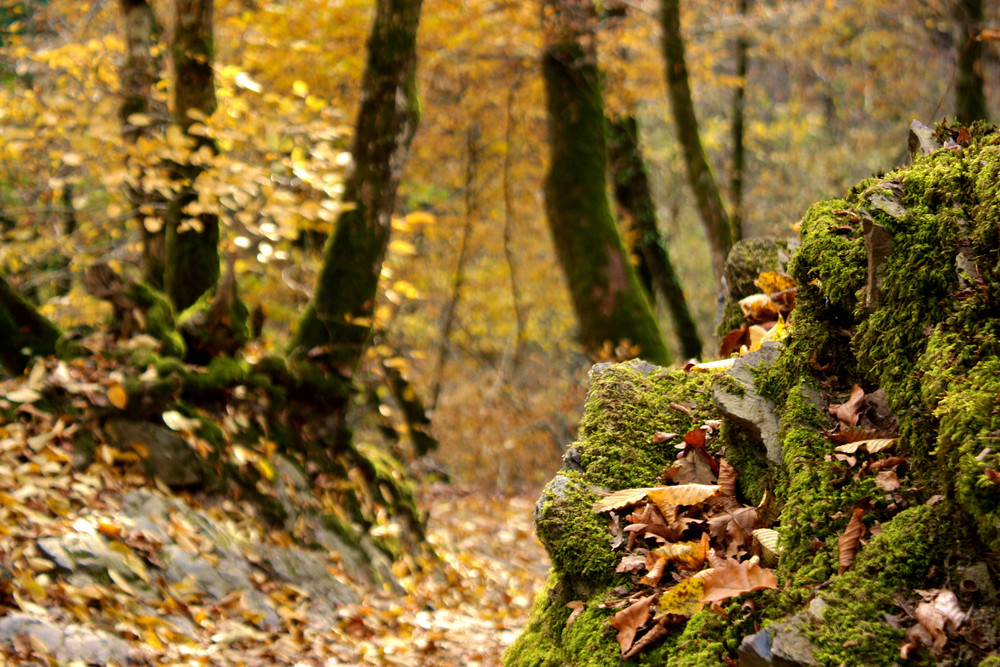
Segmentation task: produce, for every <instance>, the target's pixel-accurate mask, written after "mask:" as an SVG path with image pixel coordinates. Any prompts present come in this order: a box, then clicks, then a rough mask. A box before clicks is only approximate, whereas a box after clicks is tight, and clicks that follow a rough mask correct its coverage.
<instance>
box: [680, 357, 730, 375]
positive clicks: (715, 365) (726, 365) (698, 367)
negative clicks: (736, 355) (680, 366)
mask: <svg viewBox="0 0 1000 667" xmlns="http://www.w3.org/2000/svg"><path fill="white" fill-rule="evenodd" d="M735 361H736V359H720V360H719V361H708V362H705V363H701V364H695V365H694V366H692V367H691V368H690V369H687V368H686V367H685V368H686V369H687V370H692V371H694V372H695V373H715V372H718V371H726V370H729V369H730V368H732V367H733V363H734V362H735Z"/></svg>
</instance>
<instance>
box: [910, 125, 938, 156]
mask: <svg viewBox="0 0 1000 667" xmlns="http://www.w3.org/2000/svg"><path fill="white" fill-rule="evenodd" d="M908 143H909V149H910V156H911V157H917V156H918V155H930V154H931V153H933V152H934V151H936V150H937V149H939V148H941V146H942V145H943V144H942V143H941V142H940V141H938V140H937V139H935V138H934V130H932V129H931V128H929V127H927V126H926V125H924V124H923V123H921V122H920V121H919V120H914V121H913V122H912V123H910V134H909V142H908Z"/></svg>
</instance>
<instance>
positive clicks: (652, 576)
mask: <svg viewBox="0 0 1000 667" xmlns="http://www.w3.org/2000/svg"><path fill="white" fill-rule="evenodd" d="M657 551H659V550H657ZM650 560H652V561H653V564H652V566H650V568H649V572H647V573H646V576H644V577H643V578H642V579H640V580H639V583H640V584H645V585H646V586H657V585H659V583H660V578H661V577H662V576H663V569H664V568H665V567H666V566H667V560H668V559H667V557H666V556H664V555H663V554H659V553H657V552H656V551H654V552H653V553H651V554H649V558H648V559H646V563H647V564H648V563H649V561H650Z"/></svg>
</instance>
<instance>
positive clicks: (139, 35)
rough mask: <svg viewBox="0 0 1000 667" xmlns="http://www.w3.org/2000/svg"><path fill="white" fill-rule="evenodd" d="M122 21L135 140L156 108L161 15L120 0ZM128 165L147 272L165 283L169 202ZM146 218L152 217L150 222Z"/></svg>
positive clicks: (124, 109)
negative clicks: (157, 37)
mask: <svg viewBox="0 0 1000 667" xmlns="http://www.w3.org/2000/svg"><path fill="white" fill-rule="evenodd" d="M120 8H121V14H122V22H123V24H124V26H125V62H124V63H123V64H122V71H121V83H122V93H121V94H122V104H121V107H120V108H119V117H120V119H121V124H122V137H123V138H124V139H125V142H126V143H127V144H129V145H134V144H135V143H136V142H137V141H138V140H139V138H140V137H142V136H146V135H148V134H149V129H150V126H151V125H150V123H151V119H150V118H149V114H150V112H151V111H152V107H153V102H152V88H153V83H154V82H155V81H156V71H157V65H156V61H155V60H154V58H153V50H152V46H153V40H154V35H155V34H156V33H157V32H158V30H157V26H156V17H155V15H154V14H153V8H152V6H151V5H150V4H149V2H148V0H121V2H120ZM126 168H127V169H128V170H129V172H130V173H129V183H128V185H127V186H126V188H127V189H126V195H127V196H128V200H129V203H130V204H131V206H132V219H133V221H134V223H135V224H136V226H137V227H138V228H139V230H140V232H141V234H142V275H143V279H144V280H145V281H146V282H147V283H149V284H150V285H152V286H154V287H157V288H162V287H163V267H164V258H165V244H166V238H165V233H164V230H163V225H162V223H157V222H156V220H157V219H162V215H163V213H164V209H165V208H166V201H164V200H163V198H162V197H161V196H160V195H158V194H157V193H156V192H155V191H154V192H146V191H145V189H144V187H143V176H144V174H143V173H142V171H141V169H139V170H134V169H132V168H131V166H130V164H129V161H128V159H127V158H126ZM146 218H150V222H149V224H146V222H145V220H146Z"/></svg>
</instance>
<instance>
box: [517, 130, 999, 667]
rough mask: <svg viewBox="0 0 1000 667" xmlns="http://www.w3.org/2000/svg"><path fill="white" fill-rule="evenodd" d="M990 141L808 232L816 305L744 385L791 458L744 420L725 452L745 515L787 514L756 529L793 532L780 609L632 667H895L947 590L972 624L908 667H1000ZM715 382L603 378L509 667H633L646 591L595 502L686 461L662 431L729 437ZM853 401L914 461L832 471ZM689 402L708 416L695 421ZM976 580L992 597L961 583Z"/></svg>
mask: <svg viewBox="0 0 1000 667" xmlns="http://www.w3.org/2000/svg"><path fill="white" fill-rule="evenodd" d="M971 130H972V131H971V138H969V137H968V136H966V134H965V132H964V131H963V132H961V133H960V132H959V128H953V127H948V126H939V127H938V128H937V129H936V137H937V139H938V140H940V141H941V143H942V144H943V146H944V147H943V148H941V149H939V150H937V151H934V152H931V153H929V154H924V155H917V156H916V157H915V158H914V160H913V162H912V163H911V164H908V165H905V166H903V167H900V168H899V169H897V170H895V171H892V172H890V173H888V174H885V175H881V176H879V177H878V178H871V179H868V180H866V181H863V182H862V183H860V184H858V185H857V186H856V187H855V188H853V189H852V190H851V191H850V192H849V193H847V194H846V196H844V197H842V198H839V199H831V200H828V201H824V202H820V203H818V204H816V205H814V206H813V207H811V208H810V209H809V211H808V212H807V213H806V215H805V216H804V218H803V221H802V227H801V233H800V243H801V245H800V247H799V249H798V250H797V252H796V254H795V256H794V258H793V259H792V261H791V263H790V265H789V267H788V271H789V273H790V274H791V275H792V276H793V277H794V278H795V280H796V282H797V284H798V286H799V287H798V293H797V307H796V310H795V311H794V313H793V315H792V319H791V331H792V333H791V336H790V337H789V338H788V339H787V340H786V341H785V342H784V346H783V348H782V349H781V353H780V354H779V355H778V357H777V359H776V360H775V361H774V363H772V364H769V365H761V366H759V367H758V368H756V369H755V370H754V371H753V382H752V383H746V382H744V383H743V385H744V387H749V389H748V391H753V392H754V393H755V394H759V395H760V396H761V397H762V398H765V399H767V400H770V401H771V402H772V403H773V405H774V414H773V418H774V419H775V420H777V423H778V425H779V426H778V435H777V438H778V440H779V441H780V445H781V459H780V461H772V462H770V464H769V462H768V461H767V460H766V458H764V457H762V456H760V451H759V449H760V447H759V443H758V442H757V441H758V440H759V436H758V435H757V434H755V433H754V432H753V428H751V427H748V425H747V424H745V423H740V422H739V421H738V420H730V419H724V421H723V424H722V427H721V429H720V430H719V431H718V437H717V439H716V440H715V443H714V445H713V448H715V449H718V450H724V451H725V455H726V458H727V460H728V461H729V462H730V463H731V464H733V465H734V466H735V467H736V469H737V471H738V473H739V474H740V478H739V479H740V483H739V491H740V493H741V494H742V496H743V500H749V501H751V502H754V503H756V502H759V501H761V499H762V498H765V497H767V498H769V499H771V500H770V501H769V502H770V505H769V507H767V508H761V509H760V511H759V515H761V516H764V517H765V518H772V519H774V525H773V527H774V528H775V529H776V530H778V532H779V533H780V541H779V546H780V550H781V555H780V560H779V563H778V566H777V568H776V572H777V574H778V577H779V581H780V583H781V586H782V589H783V590H782V592H781V593H780V594H779V593H778V592H776V591H772V592H764V593H757V594H754V595H755V597H756V601H755V605H754V606H753V607H747V608H744V609H743V610H742V611H741V609H740V607H739V605H738V604H735V603H734V604H732V605H730V607H729V608H727V609H724V610H723V612H724V614H726V615H728V617H723V616H719V615H718V614H715V613H713V612H707V611H703V612H699V613H698V614H696V615H695V616H694V617H692V618H691V619H689V620H688V621H687V623H686V624H681V626H680V627H679V628H678V629H677V630H676V631H675V632H673V634H672V635H670V636H668V637H667V638H666V639H665V640H663V642H662V643H661V644H660V645H659V647H658V648H655V649H650V650H647V651H645V652H643V653H640V654H639V655H638V656H637V657H635V658H633V659H632V660H631V661H629V662H630V664H632V663H634V664H670V665H700V664H706V665H707V664H719V662H720V661H722V660H724V659H725V660H736V659H737V657H738V655H740V656H741V657H743V658H745V657H746V656H747V655H751V654H752V653H753V650H754V647H753V646H751V644H752V643H753V642H758V643H759V642H760V641H765V640H766V641H770V639H768V638H773V637H779V636H784V635H782V633H784V634H785V635H787V634H788V633H789V631H790V629H792V628H793V626H794V628H793V629H794V633H793V634H795V638H796V642H797V648H796V650H799V649H801V648H803V647H805V649H806V651H807V653H806V658H804V659H803V661H801V662H798V663H796V664H807V663H809V664H821V665H841V664H865V665H891V664H895V663H898V662H899V660H900V649H901V647H902V646H903V644H904V642H907V641H908V640H907V639H906V637H905V635H906V630H907V628H909V627H911V626H914V625H915V624H916V621H914V620H913V618H912V616H910V614H911V613H912V611H913V609H914V608H916V607H917V605H918V604H919V603H920V602H921V597H920V594H919V593H918V592H917V591H918V589H922V590H930V591H933V590H934V589H946V588H947V589H950V590H952V591H953V592H954V593H955V594H956V595H957V596H958V597H957V599H958V603H959V606H960V608H961V610H962V612H963V613H968V614H970V620H969V621H966V623H967V624H970V623H971V624H974V627H971V628H970V629H969V630H967V631H966V632H965V633H964V634H962V635H960V634H959V633H958V632H956V631H954V630H949V631H947V632H946V638H947V642H946V643H944V644H943V645H938V646H934V647H931V648H926V647H922V646H920V644H919V642H911V643H910V645H909V646H908V648H907V651H908V653H909V655H911V656H913V657H914V659H916V660H917V661H918V662H921V663H922V664H927V663H930V662H935V661H937V662H940V661H948V662H949V664H977V663H980V664H989V663H990V662H991V661H993V662H996V661H997V657H996V652H997V650H998V647H1000V613H998V606H997V599H996V597H997V596H996V595H995V593H991V592H990V591H995V590H996V588H997V584H996V576H997V573H998V567H1000V482H998V480H1000V473H998V470H1000V447H998V446H997V441H998V439H1000V324H998V323H1000V261H998V260H1000V133H998V132H997V131H996V130H995V129H993V128H987V127H984V126H982V125H976V126H973V127H972V128H971ZM768 252H771V251H768ZM765 254H766V253H765ZM748 280H749V282H750V283H752V278H750V277H748ZM734 282H736V281H734ZM744 282H746V281H744ZM734 296H735V297H736V298H737V299H738V298H739V296H742V295H738V294H737V295H734ZM744 380H746V378H744ZM713 382H715V383H717V385H718V387H719V389H720V391H721V392H722V393H733V391H734V387H733V386H732V380H731V379H730V380H725V379H712V378H707V377H706V376H704V375H684V374H682V373H679V372H676V371H674V372H671V371H665V370H662V369H653V368H650V367H648V366H644V365H642V364H641V363H632V364H626V365H620V366H611V367H599V368H597V369H595V372H594V373H592V376H591V391H590V395H589V398H588V403H587V407H586V411H585V415H584V418H583V423H582V425H581V433H580V439H579V441H578V442H576V443H573V445H572V447H571V449H570V452H569V454H568V455H567V457H566V466H565V467H564V470H563V471H561V472H560V473H559V474H558V475H557V477H556V478H555V479H554V480H553V481H552V482H551V483H550V484H549V486H548V487H546V490H545V492H544V493H543V494H542V498H541V499H540V500H539V506H538V507H537V508H536V522H537V529H538V533H539V536H540V538H541V540H542V542H543V543H544V544H545V546H546V548H547V549H548V551H549V553H550V555H551V556H552V562H553V569H552V573H551V577H550V580H549V582H548V585H547V586H546V589H545V590H544V591H543V592H542V594H541V595H540V596H539V600H538V602H537V603H536V606H535V609H534V611H533V615H532V619H531V622H530V624H529V625H528V627H527V629H526V630H525V632H524V633H523V634H522V636H521V637H520V638H519V639H518V640H517V641H516V642H515V643H514V645H512V646H511V648H510V649H509V650H508V653H507V655H506V657H505V664H506V665H508V667H514V666H520V665H539V666H544V665H616V664H619V661H620V660H621V658H620V651H619V648H618V645H617V642H616V641H615V630H614V629H613V628H611V626H610V619H611V617H612V616H613V610H610V609H605V608H603V607H601V606H600V603H601V602H603V601H605V600H606V599H608V598H609V596H611V591H613V590H614V589H615V587H618V586H622V587H624V590H626V591H631V590H635V588H634V584H633V579H634V578H635V577H633V576H631V575H626V574H615V572H614V568H615V565H616V563H617V562H618V561H619V560H620V558H621V555H622V554H621V553H620V550H619V551H615V550H614V549H612V547H611V545H612V540H611V537H610V533H609V531H608V523H609V522H608V521H607V517H606V515H597V514H595V513H594V512H593V509H592V504H593V501H594V499H595V498H596V497H597V494H598V491H599V490H602V489H603V490H617V489H623V488H630V487H640V486H649V485H652V484H654V483H655V480H656V476H657V474H659V473H660V472H661V470H662V468H663V466H664V465H665V464H667V463H668V462H669V460H670V459H671V458H672V457H673V451H671V450H672V448H671V447H669V445H668V446H667V447H666V448H665V447H664V445H663V444H659V445H658V444H654V441H653V438H652V435H653V433H654V432H655V431H660V430H664V431H673V432H677V433H684V432H685V430H686V429H688V428H692V427H694V426H697V425H698V424H699V423H701V421H703V420H705V419H710V418H718V417H719V415H718V414H716V412H715V408H714V406H713V405H712V402H711V398H710V392H711V389H712V383H713ZM855 384H857V385H859V386H860V387H862V388H863V389H864V390H865V392H866V394H868V396H869V398H870V400H871V403H870V407H869V408H868V410H869V413H875V412H876V407H875V404H876V403H878V405H879V406H881V407H879V408H878V409H879V410H882V411H884V412H886V413H891V414H879V415H875V414H870V415H868V416H866V417H864V418H863V420H864V425H865V426H866V427H868V428H874V427H875V425H876V423H875V422H876V421H877V422H878V424H877V426H878V427H879V428H881V429H886V428H888V429H890V432H888V433H886V432H885V431H884V430H883V431H880V432H879V433H881V434H882V435H887V436H889V435H895V433H893V432H891V431H896V432H898V442H897V449H896V451H894V452H891V453H880V454H866V453H864V452H861V453H857V454H856V455H855V456H854V458H850V457H847V456H843V455H841V456H837V455H835V454H836V453H835V451H834V448H835V447H836V446H837V443H835V442H831V440H830V437H828V434H829V433H830V432H831V431H832V430H836V428H837V423H836V421H835V420H834V419H833V418H832V417H831V416H830V414H829V412H828V410H827V407H828V406H829V405H830V404H832V403H842V402H844V400H845V397H846V395H847V394H848V393H849V392H850V389H851V387H852V385H855ZM875 396H878V397H879V398H878V399H877V400H876V398H875ZM883 396H884V399H883V398H882V397H883ZM671 403H677V404H687V405H689V406H691V407H692V408H693V413H692V414H693V417H687V416H685V415H682V414H681V413H679V412H678V411H677V410H675V409H674V408H672V407H671ZM876 417H878V418H877V419H876ZM895 423H898V427H894V426H893V424H895ZM890 456H898V457H899V458H898V460H896V461H888V463H887V464H884V465H889V464H891V467H893V469H894V470H895V472H896V474H897V476H898V478H899V480H900V486H899V488H892V485H886V484H884V483H883V484H877V483H876V481H877V476H876V475H875V473H874V471H871V472H869V471H868V468H867V466H870V465H871V464H873V463H875V462H876V461H879V460H888V459H889V457H890ZM887 489H888V490H887ZM765 491H768V492H769V493H766V494H765ZM855 512H857V513H858V514H859V515H860V516H861V518H862V521H863V523H864V524H865V533H866V534H867V535H870V539H868V540H867V541H866V542H865V541H863V542H862V543H861V545H860V548H859V551H858V554H857V556H856V558H855V559H854V560H853V563H851V564H850V566H849V567H847V568H845V567H844V566H843V564H842V563H841V558H840V556H841V550H840V548H839V545H838V541H839V540H838V538H839V537H840V536H841V535H842V534H843V532H844V530H845V527H846V526H847V523H848V521H849V520H850V518H851V516H852V515H853V514H854V513H855ZM973 571H974V572H975V577H974V578H973V577H972V576H971V575H969V574H968V573H969V572H973ZM973 579H975V581H973ZM966 580H968V581H973V583H972V584H969V585H966V586H960V585H959V584H960V582H961V581H966ZM980 591H983V592H980ZM621 597H622V594H621V591H620V590H619V592H618V594H617V596H616V598H617V599H620V598H621ZM574 600H581V601H583V602H584V604H585V609H586V611H585V612H584V613H583V615H581V616H579V617H578V618H577V619H576V620H575V621H574V623H573V624H571V625H570V626H569V627H568V628H567V627H566V621H567V619H568V618H569V613H570V612H569V609H567V608H566V607H565V604H566V603H567V602H570V601H574ZM810 601H813V605H809V602H810ZM820 607H821V608H822V610H823V611H822V614H810V613H807V608H808V609H809V610H812V609H813V608H820ZM747 609H750V611H749V612H748V611H747ZM748 619H749V620H748ZM578 624H580V625H579V627H577V625H578ZM761 626H763V627H764V629H765V630H764V631H761V632H758V630H759V629H760V627H761ZM768 628H771V630H767V629H768ZM751 636H752V639H748V637H751ZM741 641H742V642H746V643H747V644H746V651H740V650H739V647H740V643H741ZM775 641H777V640H775ZM768 650H769V649H768ZM755 664H757V663H755ZM761 664H764V663H761ZM767 664H770V663H767ZM775 664H776V663H775Z"/></svg>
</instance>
